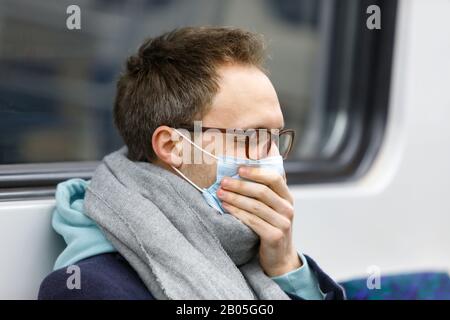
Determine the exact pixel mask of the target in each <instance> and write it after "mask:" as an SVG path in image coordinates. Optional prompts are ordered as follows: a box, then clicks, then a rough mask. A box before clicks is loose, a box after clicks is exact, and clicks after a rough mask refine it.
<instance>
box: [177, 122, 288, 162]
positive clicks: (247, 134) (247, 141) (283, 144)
mask: <svg viewBox="0 0 450 320" xmlns="http://www.w3.org/2000/svg"><path fill="white" fill-rule="evenodd" d="M178 128H179V129H185V130H187V131H189V132H194V133H196V132H202V133H203V132H207V131H210V132H214V131H215V132H221V133H225V134H226V135H231V136H232V137H234V142H235V143H237V145H238V146H239V145H240V144H242V145H243V147H244V148H245V156H246V157H247V158H248V159H262V158H264V157H267V155H268V154H269V152H270V150H271V148H272V145H273V144H275V145H276V147H277V148H278V151H279V153H280V155H281V156H282V157H283V159H286V158H287V157H288V155H289V153H290V151H291V149H292V145H293V144H294V138H295V130H294V129H230V128H228V129H225V128H213V127H201V126H193V125H181V126H179V127H178Z"/></svg>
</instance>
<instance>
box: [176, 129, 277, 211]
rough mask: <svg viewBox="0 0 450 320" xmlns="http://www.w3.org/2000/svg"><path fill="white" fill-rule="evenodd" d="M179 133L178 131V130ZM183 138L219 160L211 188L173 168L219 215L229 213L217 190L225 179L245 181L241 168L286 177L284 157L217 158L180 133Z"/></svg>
mask: <svg viewBox="0 0 450 320" xmlns="http://www.w3.org/2000/svg"><path fill="white" fill-rule="evenodd" d="M177 132H178V130H177ZM178 133H179V134H180V135H181V136H182V137H184V138H185V139H187V140H188V141H189V142H190V143H191V144H192V145H193V146H195V147H196V148H198V149H199V150H201V151H203V152H205V153H206V154H208V155H209V156H211V157H213V158H215V159H216V160H217V175H216V182H214V183H213V184H212V185H211V186H210V187H209V188H203V189H202V188H200V187H199V186H197V185H196V184H195V183H194V182H192V181H191V180H190V179H189V178H188V177H186V176H185V175H184V174H183V173H182V172H181V171H180V170H178V169H177V168H175V167H172V168H173V169H174V170H175V171H176V172H178V173H179V174H180V175H181V176H182V177H183V178H184V179H185V180H186V181H188V182H189V183H190V184H191V185H193V186H194V187H195V188H196V189H197V190H199V191H200V192H201V193H202V196H203V198H204V199H205V201H206V202H207V203H208V204H209V205H210V206H211V207H213V208H214V209H216V210H217V211H218V212H219V213H221V214H224V213H227V212H226V211H225V210H224V208H223V207H222V202H221V201H220V199H219V197H218V196H217V190H218V189H219V188H220V182H221V181H222V179H223V178H224V177H231V178H234V179H238V180H244V179H243V178H241V177H240V176H239V174H238V170H239V168H240V167H241V166H244V165H245V166H251V167H258V168H262V169H266V170H272V171H274V172H276V173H278V174H279V175H284V166H283V157H281V156H280V155H278V156H272V157H267V158H264V159H259V160H251V159H244V158H235V157H228V156H215V155H213V154H211V153H210V152H208V151H206V150H204V149H202V148H201V147H199V146H198V145H196V144H195V143H194V142H192V141H191V140H190V139H189V138H187V137H186V136H184V135H183V134H181V133H180V132H178Z"/></svg>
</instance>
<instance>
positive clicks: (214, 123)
mask: <svg viewBox="0 0 450 320" xmlns="http://www.w3.org/2000/svg"><path fill="white" fill-rule="evenodd" d="M218 73H219V76H220V80H219V91H218V93H217V94H216V96H215V97H214V100H213V103H212V106H211V108H210V110H209V111H208V113H207V114H206V115H205V116H204V117H203V119H202V125H203V126H204V127H213V128H239V129H252V128H255V129H256V128H266V129H280V128H282V127H283V126H284V121H283V115H282V112H281V108H280V104H279V101H278V97H277V94H276V92H275V89H274V87H273V85H272V83H271V82H270V80H269V78H268V77H267V76H266V75H265V74H264V73H263V72H262V71H261V70H259V69H258V68H256V67H254V66H243V65H224V66H222V67H220V68H219V69H218ZM212 139H213V137H212V136H208V133H206V134H204V135H203V147H207V146H208V144H211V141H214V140H212ZM185 143H187V142H185ZM218 150H220V149H219V148H218V149H215V152H213V153H215V154H220V153H226V152H227V150H224V151H223V152H221V151H218ZM271 150H272V151H271V155H272V153H273V152H276V148H272V149H271ZM204 157H207V156H206V155H205V156H204ZM183 171H184V172H185V173H186V174H187V175H188V176H189V177H190V178H191V180H192V181H193V182H194V183H196V184H197V185H198V186H200V187H202V188H207V187H209V186H210V185H212V184H213V183H214V182H215V180H216V162H215V161H213V162H212V164H211V161H207V162H206V163H201V164H184V165H183Z"/></svg>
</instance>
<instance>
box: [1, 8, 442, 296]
mask: <svg viewBox="0 0 450 320" xmlns="http://www.w3.org/2000/svg"><path fill="white" fill-rule="evenodd" d="M406 2H409V3H408V4H407V3H406ZM71 4H76V5H78V6H79V7H80V9H81V30H68V28H67V26H66V20H67V18H68V16H69V14H68V13H67V12H66V9H67V7H68V6H69V5H71ZM370 5H377V6H378V7H379V8H381V29H380V30H370V29H368V28H367V26H366V21H367V19H368V17H369V16H370V14H368V13H367V8H368V7H369V6H370ZM446 14H450V3H449V2H448V1H445V0H430V1H426V0H411V1H396V0H384V1H383V0H372V1H366V0H244V1H242V0H189V1H187V0H79V1H76V2H74V1H66V0H42V1H32V0H0V229H1V230H3V231H4V232H0V234H1V235H0V239H2V241H1V242H3V243H8V244H9V245H8V246H6V245H0V249H2V250H3V253H5V254H4V255H3V256H4V257H5V258H6V259H10V260H11V264H10V267H8V268H7V269H5V270H2V269H0V286H2V285H3V288H2V287H0V297H3V298H12V297H28V298H32V297H33V295H34V294H35V292H34V291H33V290H34V289H33V288H35V286H36V283H37V284H38V283H39V282H40V280H41V279H42V276H43V275H45V274H46V273H48V272H49V269H48V268H49V266H50V265H51V264H52V259H53V258H54V256H55V255H56V253H57V251H58V250H59V248H60V247H59V244H55V242H58V239H57V238H56V237H55V235H53V234H52V231H51V230H50V225H49V219H50V214H51V208H52V205H53V203H52V196H53V193H54V189H55V185H56V184H57V183H58V182H60V181H63V180H65V179H68V178H71V177H80V178H86V179H88V178H89V176H90V174H91V172H92V170H93V168H95V166H96V165H97V162H96V161H98V160H100V159H101V158H102V157H103V156H104V155H105V154H107V153H109V152H111V151H113V150H115V149H117V148H118V147H120V146H121V145H122V141H121V139H120V137H119V136H118V134H117V132H116V130H115V128H114V127H113V123H112V113H111V111H112V104H113V100H114V95H115V82H116V79H117V77H118V75H119V74H120V72H121V70H122V67H123V63H124V61H125V59H126V57H127V56H129V55H130V54H133V53H134V52H135V51H136V50H137V48H138V46H139V45H140V44H141V43H142V41H143V40H144V39H145V38H147V37H152V36H156V35H159V34H160V33H162V32H164V31H169V30H171V29H173V28H176V27H181V26H186V25H225V26H237V27H243V28H246V29H249V30H251V31H255V32H258V33H262V34H263V35H264V36H265V38H266V40H267V41H268V45H269V54H270V59H269V61H268V63H267V67H268V69H269V71H270V78H271V80H272V82H273V83H274V85H275V88H276V90H277V92H278V96H279V99H280V102H281V105H282V108H283V113H284V117H285V121H286V127H288V128H295V129H296V131H297V134H296V137H297V139H296V144H295V147H294V149H293V152H292V156H291V158H290V159H289V161H288V162H287V163H286V170H287V173H288V182H289V183H290V185H291V187H292V190H293V193H294V194H295V196H296V208H297V212H298V214H297V215H298V218H297V221H298V222H296V223H297V225H296V233H295V239H296V242H297V244H298V246H299V247H301V248H304V249H305V252H306V253H310V254H311V255H312V256H313V257H315V258H316V259H317V260H318V261H319V263H323V265H322V266H323V268H324V269H325V270H326V271H328V272H329V273H330V274H331V275H332V276H334V277H336V278H337V280H339V281H341V283H342V284H343V286H345V287H346V289H347V293H348V295H349V297H350V298H355V299H359V298H360V299H371V298H374V299H389V298H403V299H426V298H430V299H431V298H448V299H450V284H449V281H448V270H449V267H450V254H449V253H450V232H449V231H450V203H449V197H448V190H450V184H449V180H450V179H449V178H450V167H449V163H450V133H449V130H448V128H447V126H446V125H445V124H444V123H443V121H444V119H445V121H447V120H448V119H450V113H449V110H450V102H449V101H450V99H449V93H448V90H447V89H446V88H444V84H446V83H450V81H449V80H450V78H449V75H450V67H449V62H448V61H447V60H448V59H446V58H445V57H447V56H450V44H449V41H450V40H449V39H450V37H449V32H450V23H448V22H445V21H446V20H448V19H446ZM424 108H428V109H427V110H428V111H426V110H425V109H424ZM32 223H33V225H34V226H37V227H36V228H33V227H31V224H32ZM24 224H30V226H29V227H25V228H24V227H23V226H24ZM18 225H20V226H21V229H20V230H21V231H20V232H15V231H14V230H17V228H18V227H17V226H18ZM319 231H320V232H321V233H320V234H318V233H317V232H319ZM25 239H28V240H29V239H33V242H34V243H35V246H36V248H35V249H36V250H35V253H34V254H32V255H30V257H28V258H27V261H28V264H34V265H35V266H36V265H38V267H36V268H35V269H33V270H32V271H30V275H35V278H33V280H30V281H31V282H27V283H25V282H24V283H23V284H21V285H18V286H17V284H16V286H15V288H14V289H13V290H12V291H11V288H10V286H11V280H10V274H12V273H14V272H16V271H13V270H23V268H24V266H21V261H23V259H24V258H23V257H20V256H19V255H18V253H17V252H18V251H20V250H19V248H21V246H26V242H25ZM3 240H4V241H3ZM7 264H8V262H5V263H4V265H7ZM19 265H20V266H19ZM373 266H375V268H370V267H373ZM2 268H3V267H2ZM26 268H28V267H26ZM30 268H31V267H30ZM377 268H378V269H377ZM368 269H370V270H372V271H371V272H372V273H373V272H374V271H373V270H375V273H374V274H375V275H376V274H377V272H376V270H379V271H380V273H381V275H383V276H384V277H385V278H383V282H382V284H384V285H383V289H377V290H372V289H370V288H368V284H367V276H368V275H367V273H368V271H367V270H368ZM27 270H28V269H27ZM385 271H386V272H385ZM372 273H370V272H369V274H372ZM30 277H31V276H30ZM2 280H3V282H2ZM7 292H9V294H8V293H7Z"/></svg>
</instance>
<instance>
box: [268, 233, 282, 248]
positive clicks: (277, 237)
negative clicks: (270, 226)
mask: <svg viewBox="0 0 450 320" xmlns="http://www.w3.org/2000/svg"><path fill="white" fill-rule="evenodd" d="M283 239H284V233H283V232H282V231H281V230H278V229H277V230H275V231H273V232H272V233H271V235H270V237H269V242H270V243H271V244H272V245H273V246H278V245H279V244H280V243H281V242H282V241H283Z"/></svg>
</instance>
